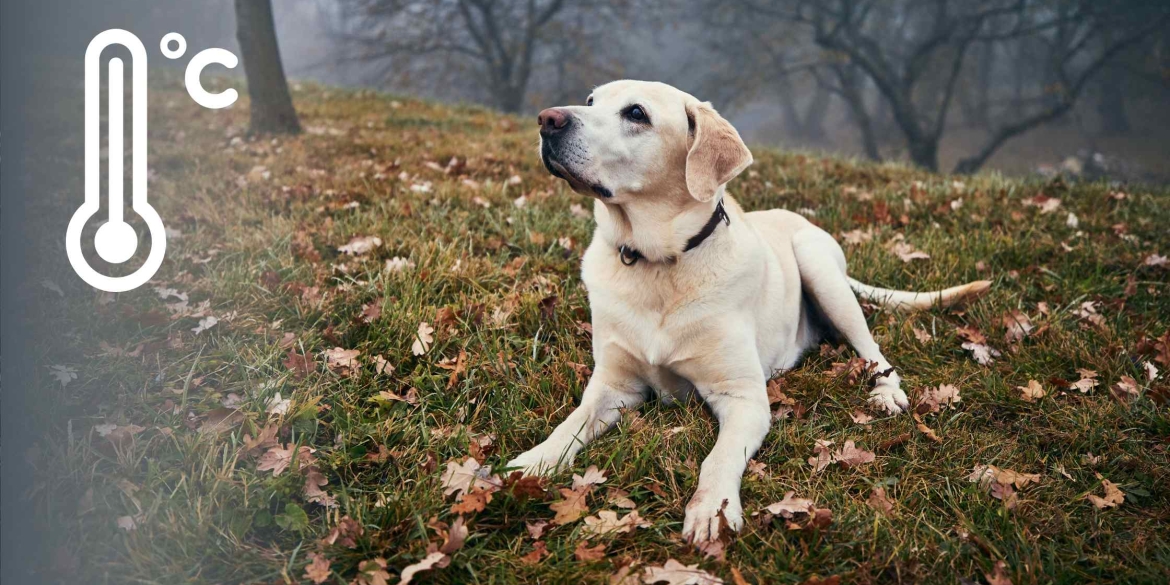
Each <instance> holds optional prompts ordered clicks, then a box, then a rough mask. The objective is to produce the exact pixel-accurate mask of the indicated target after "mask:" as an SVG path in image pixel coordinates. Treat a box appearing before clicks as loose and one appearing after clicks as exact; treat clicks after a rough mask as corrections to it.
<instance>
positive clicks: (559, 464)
mask: <svg viewBox="0 0 1170 585" xmlns="http://www.w3.org/2000/svg"><path fill="white" fill-rule="evenodd" d="M564 459H565V456H564V455H563V453H561V452H556V453H553V452H552V450H550V449H549V448H547V447H545V445H544V444H543V443H542V444H540V445H537V446H535V447H533V448H531V449H529V450H527V451H525V452H523V453H521V454H520V455H519V456H518V457H516V458H515V459H513V460H511V461H509V462H508V465H507V467H510V468H513V469H519V470H521V471H523V472H524V475H530V476H542V475H553V474H554V473H556V472H557V471H558V470H560V469H563V468H565V467H567V466H568V465H569V463H571V461H565V460H564Z"/></svg>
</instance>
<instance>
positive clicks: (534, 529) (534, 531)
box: [524, 520, 549, 540]
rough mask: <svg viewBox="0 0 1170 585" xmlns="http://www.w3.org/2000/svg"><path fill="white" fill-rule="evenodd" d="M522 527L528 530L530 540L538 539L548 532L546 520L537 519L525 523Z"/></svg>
mask: <svg viewBox="0 0 1170 585" xmlns="http://www.w3.org/2000/svg"><path fill="white" fill-rule="evenodd" d="M524 528H525V529H526V530H528V536H530V537H532V540H540V537H542V536H544V534H545V533H546V532H548V530H549V523H548V521H547V520H537V521H536V522H528V523H525V524H524Z"/></svg>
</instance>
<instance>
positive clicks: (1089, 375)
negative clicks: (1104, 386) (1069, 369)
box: [1069, 368, 1097, 394]
mask: <svg viewBox="0 0 1170 585" xmlns="http://www.w3.org/2000/svg"><path fill="white" fill-rule="evenodd" d="M1077 373H1079V374H1080V375H1081V379H1080V380H1077V381H1076V382H1073V383H1072V384H1070V385H1069V386H1070V387H1071V388H1076V389H1077V390H1080V391H1081V394H1084V393H1086V392H1088V391H1089V390H1092V389H1093V388H1095V387H1096V386H1097V372H1094V371H1093V370H1086V369H1083V368H1077Z"/></svg>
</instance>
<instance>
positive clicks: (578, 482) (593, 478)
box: [573, 465, 606, 491]
mask: <svg viewBox="0 0 1170 585" xmlns="http://www.w3.org/2000/svg"><path fill="white" fill-rule="evenodd" d="M605 480H606V477H605V474H604V473H602V472H601V471H598V469H597V466H596V465H590V466H589V468H588V469H586V470H585V475H584V476H580V475H577V474H575V473H574V474H573V490H574V491H576V490H582V489H592V486H595V485H601V484H603V483H605Z"/></svg>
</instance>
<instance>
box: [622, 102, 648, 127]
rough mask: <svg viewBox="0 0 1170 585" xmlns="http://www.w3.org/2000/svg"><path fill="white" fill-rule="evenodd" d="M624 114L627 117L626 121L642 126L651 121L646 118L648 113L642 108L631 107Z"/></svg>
mask: <svg viewBox="0 0 1170 585" xmlns="http://www.w3.org/2000/svg"><path fill="white" fill-rule="evenodd" d="M623 114H624V115H625V117H626V119H629V120H633V121H635V122H638V123H641V124H645V123H647V122H649V121H650V118H649V117H648V116H646V111H645V110H643V109H642V106H638V105H633V106H630V107H628V108H626V110H625V111H624V112H623Z"/></svg>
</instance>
